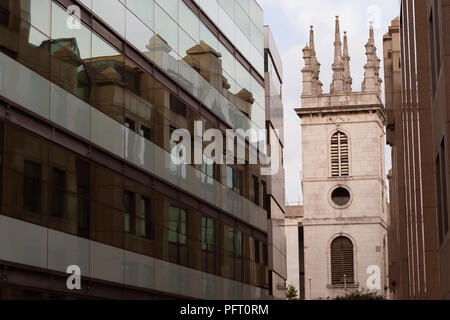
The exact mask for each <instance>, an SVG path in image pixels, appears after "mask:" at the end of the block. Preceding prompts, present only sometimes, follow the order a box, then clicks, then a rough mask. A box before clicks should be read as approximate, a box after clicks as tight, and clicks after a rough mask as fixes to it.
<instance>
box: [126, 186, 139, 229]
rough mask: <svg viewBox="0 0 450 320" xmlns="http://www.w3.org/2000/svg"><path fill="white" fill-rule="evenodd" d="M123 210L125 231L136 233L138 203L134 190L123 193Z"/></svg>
mask: <svg viewBox="0 0 450 320" xmlns="http://www.w3.org/2000/svg"><path fill="white" fill-rule="evenodd" d="M123 211H124V213H125V233H129V234H135V233H136V204H135V195H134V193H133V192H130V191H125V192H124V193H123Z"/></svg>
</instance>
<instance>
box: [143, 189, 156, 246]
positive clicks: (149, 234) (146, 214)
mask: <svg viewBox="0 0 450 320" xmlns="http://www.w3.org/2000/svg"><path fill="white" fill-rule="evenodd" d="M141 236H142V237H144V238H147V239H151V240H154V239H155V225H154V221H153V219H152V208H151V202H150V199H148V198H146V197H141Z"/></svg>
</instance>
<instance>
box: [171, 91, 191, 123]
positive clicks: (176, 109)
mask: <svg viewBox="0 0 450 320" xmlns="http://www.w3.org/2000/svg"><path fill="white" fill-rule="evenodd" d="M170 111H172V112H173V113H175V114H177V115H180V116H182V117H183V118H186V116H187V107H186V105H185V104H184V103H183V102H181V101H180V99H178V98H177V97H175V96H174V95H173V94H171V95H170Z"/></svg>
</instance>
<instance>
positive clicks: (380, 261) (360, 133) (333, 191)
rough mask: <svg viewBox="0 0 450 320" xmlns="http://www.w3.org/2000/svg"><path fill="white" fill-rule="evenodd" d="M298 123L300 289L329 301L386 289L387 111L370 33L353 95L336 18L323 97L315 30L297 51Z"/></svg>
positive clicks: (345, 45)
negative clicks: (302, 266) (301, 231)
mask: <svg viewBox="0 0 450 320" xmlns="http://www.w3.org/2000/svg"><path fill="white" fill-rule="evenodd" d="M303 54H304V60H305V67H304V68H303V70H302V73H303V94H302V108H300V109H296V112H297V114H298V116H299V117H300V118H301V120H302V132H303V133H302V134H303V138H302V145H303V181H302V184H303V200H304V220H303V227H304V255H305V290H306V298H307V299H310V298H311V299H318V298H328V297H329V298H333V297H335V296H337V295H344V294H345V292H347V293H350V292H352V291H354V290H356V289H359V290H360V289H374V288H375V287H376V288H378V290H377V291H378V294H382V295H384V294H385V291H384V289H385V285H386V284H387V280H386V279H387V275H386V270H387V239H386V181H385V165H384V136H385V131H384V125H385V110H384V106H383V103H382V101H381V98H380V93H381V79H380V77H379V70H380V59H378V57H377V54H376V47H375V40H374V31H373V28H372V27H370V35H369V40H368V42H367V44H366V55H367V64H366V65H365V67H364V69H365V74H364V82H363V83H362V91H361V92H352V78H351V75H350V57H349V52H348V40H347V34H346V33H345V32H344V37H343V43H342V41H341V31H340V27H339V17H336V39H335V42H334V63H333V66H332V68H333V81H332V84H331V88H330V93H329V94H325V93H322V83H321V82H320V80H319V73H320V64H319V62H318V60H317V56H316V51H315V44H314V31H313V27H311V34H310V43H309V45H306V47H305V48H304V49H303Z"/></svg>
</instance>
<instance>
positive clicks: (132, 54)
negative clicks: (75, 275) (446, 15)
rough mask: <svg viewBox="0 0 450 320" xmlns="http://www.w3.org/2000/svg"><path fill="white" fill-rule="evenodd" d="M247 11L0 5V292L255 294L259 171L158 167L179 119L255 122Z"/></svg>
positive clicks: (263, 262) (115, 4) (129, 3)
mask: <svg viewBox="0 0 450 320" xmlns="http://www.w3.org/2000/svg"><path fill="white" fill-rule="evenodd" d="M262 20H263V19H262V10H261V8H260V7H259V6H258V4H257V3H256V1H255V0H236V1H232V0H222V1H219V0H218V1H216V0H201V1H200V0H197V1H194V0H157V1H151V0H145V1H144V0H80V1H76V0H22V1H16V0H0V168H1V170H0V175H1V184H0V195H1V197H0V202H1V203H0V205H1V212H0V267H1V268H2V270H5V272H4V279H6V280H4V281H2V282H0V298H33V299H40V298H42V299H49V298H50V299H51V298H58V299H61V298H67V299H72V298H74V299H76V298H112V299H130V298H142V299H152V298H153V299H161V298H163V299H170V298H196V299H262V298H266V297H268V296H269V272H268V259H269V258H268V238H267V216H268V215H267V209H266V205H265V203H266V202H265V201H266V200H265V199H266V198H267V194H266V192H267V188H265V187H264V186H265V185H266V183H267V181H266V177H264V176H261V175H260V168H259V166H257V165H249V164H235V165H226V164H211V162H210V161H208V160H209V159H204V163H203V164H201V165H200V164H198V165H187V164H181V165H176V164H174V163H173V162H171V161H170V160H171V158H170V151H171V147H172V143H171V139H170V137H171V134H172V132H173V131H174V130H177V129H187V130H188V131H189V132H190V133H191V134H192V135H194V122H195V121H201V122H202V124H203V127H204V128H205V130H206V129H208V128H216V129H220V130H223V131H225V130H226V129H244V130H247V129H250V128H254V129H258V128H260V129H264V128H265V127H266V110H265V104H266V103H265V99H266V97H265V87H264V27H263V21H262ZM238 143H244V144H245V147H246V150H247V153H251V152H255V150H254V148H255V146H254V145H253V144H252V143H249V142H246V141H245V138H244V139H239V138H237V139H236V141H235V144H236V145H237V144H238ZM69 266H78V267H79V268H80V270H81V276H82V285H81V289H80V290H69V289H68V288H67V285H66V279H67V277H68V274H67V273H66V271H67V268H68V267H69Z"/></svg>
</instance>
